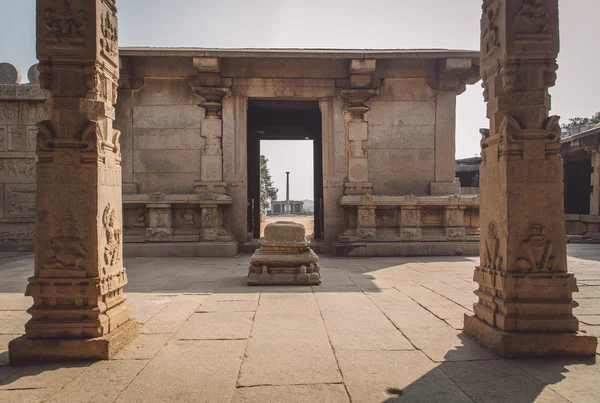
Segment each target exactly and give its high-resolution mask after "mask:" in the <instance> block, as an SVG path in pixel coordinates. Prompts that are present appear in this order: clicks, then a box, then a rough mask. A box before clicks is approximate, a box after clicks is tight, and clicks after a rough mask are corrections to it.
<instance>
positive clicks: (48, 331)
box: [9, 0, 137, 363]
mask: <svg viewBox="0 0 600 403" xmlns="http://www.w3.org/2000/svg"><path fill="white" fill-rule="evenodd" d="M65 26H68V27H70V29H68V30H66V29H64V27H65ZM37 56H38V59H39V60H40V64H39V71H40V83H41V87H42V88H44V89H46V90H51V93H52V98H53V109H52V113H51V120H49V121H43V122H41V123H39V124H38V128H39V134H38V138H37V156H38V163H37V167H36V172H37V189H36V234H35V270H34V275H33V277H31V278H30V279H29V280H28V282H29V284H28V286H27V292H26V295H29V296H31V297H33V306H32V307H31V308H30V309H29V310H28V312H29V313H30V314H31V316H32V318H31V320H29V322H27V324H26V325H25V337H22V338H19V339H17V340H13V341H12V342H11V343H10V345H9V356H10V359H11V363H22V362H24V361H36V360H48V359H60V360H63V359H64V360H70V359H96V358H109V357H110V355H111V353H113V352H114V351H115V350H117V349H118V348H119V347H120V346H122V345H123V343H124V342H125V341H128V340H130V339H131V338H133V337H135V335H137V325H136V323H135V321H132V320H130V319H129V312H128V309H127V305H126V304H125V295H124V293H123V287H124V286H125V284H127V275H126V272H125V268H124V267H123V259H122V250H123V244H122V227H123V226H122V203H121V165H120V162H121V152H120V146H119V135H120V133H119V132H118V131H117V130H114V129H113V120H114V108H113V105H114V104H115V102H116V94H117V82H118V77H119V66H118V63H119V59H118V48H117V16H116V6H115V2H114V1H113V0H86V1H79V2H75V1H61V2H56V1H52V0H38V1H37ZM116 331H119V336H116V335H117V333H115V332H116ZM113 334H114V335H115V336H114V337H113V336H112V335H113Z"/></svg>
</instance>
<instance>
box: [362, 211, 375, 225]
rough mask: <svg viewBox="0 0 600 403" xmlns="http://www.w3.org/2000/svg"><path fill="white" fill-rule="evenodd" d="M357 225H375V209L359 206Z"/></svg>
mask: <svg viewBox="0 0 600 403" xmlns="http://www.w3.org/2000/svg"><path fill="white" fill-rule="evenodd" d="M358 225H359V226H361V227H374V226H375V225H376V218H375V210H371V209H361V208H359V209H358Z"/></svg>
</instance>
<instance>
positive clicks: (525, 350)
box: [463, 315, 598, 358]
mask: <svg viewBox="0 0 600 403" xmlns="http://www.w3.org/2000/svg"><path fill="white" fill-rule="evenodd" d="M463 333H465V334H466V335H467V336H469V337H470V338H472V339H473V340H475V341H477V342H478V343H480V344H481V345H483V346H484V347H486V348H488V349H489V350H491V351H493V352H494V353H496V354H498V355H500V356H502V357H505V358H525V357H565V356H570V357H576V356H590V355H596V348H597V345H598V339H597V338H596V337H593V336H587V335H583V334H581V333H516V332H515V333H512V332H504V331H502V330H500V329H498V328H495V327H492V326H490V325H488V324H487V323H485V322H483V321H482V320H480V319H479V318H477V317H476V316H468V315H465V322H464V327H463Z"/></svg>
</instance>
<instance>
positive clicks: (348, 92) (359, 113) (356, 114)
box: [340, 88, 378, 194]
mask: <svg viewBox="0 0 600 403" xmlns="http://www.w3.org/2000/svg"><path fill="white" fill-rule="evenodd" d="M377 93H378V91H377V90H376V89H368V88H364V89H342V90H340V95H341V96H342V98H344V100H345V101H346V105H345V111H346V113H347V114H348V115H350V116H349V117H350V120H349V121H348V123H347V129H346V130H347V139H348V142H349V143H350V151H349V155H348V172H347V178H348V179H347V182H346V183H345V185H344V188H345V190H344V192H345V194H369V193H372V190H373V184H372V183H371V182H369V160H368V156H367V151H366V150H365V148H364V142H365V141H367V140H368V139H369V123H368V122H367V121H365V113H367V112H368V111H369V107H368V106H366V105H365V102H367V101H368V100H369V98H371V97H373V96H376V95H377Z"/></svg>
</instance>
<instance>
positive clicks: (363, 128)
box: [348, 120, 369, 141]
mask: <svg viewBox="0 0 600 403" xmlns="http://www.w3.org/2000/svg"><path fill="white" fill-rule="evenodd" d="M368 138H369V124H368V123H367V122H360V121H355V120H352V121H350V122H348V139H349V140H350V141H365V140H368Z"/></svg>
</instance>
